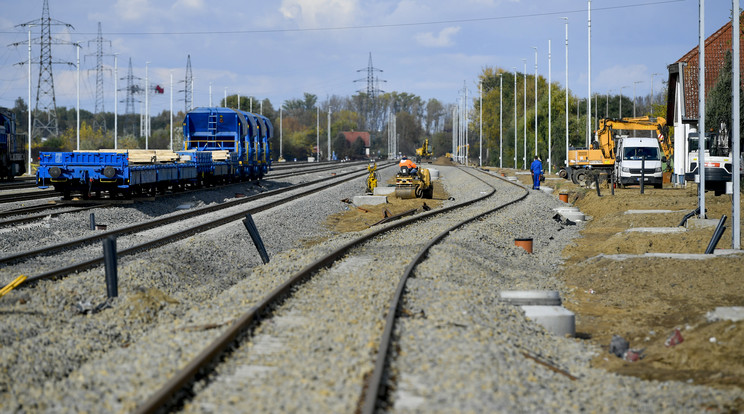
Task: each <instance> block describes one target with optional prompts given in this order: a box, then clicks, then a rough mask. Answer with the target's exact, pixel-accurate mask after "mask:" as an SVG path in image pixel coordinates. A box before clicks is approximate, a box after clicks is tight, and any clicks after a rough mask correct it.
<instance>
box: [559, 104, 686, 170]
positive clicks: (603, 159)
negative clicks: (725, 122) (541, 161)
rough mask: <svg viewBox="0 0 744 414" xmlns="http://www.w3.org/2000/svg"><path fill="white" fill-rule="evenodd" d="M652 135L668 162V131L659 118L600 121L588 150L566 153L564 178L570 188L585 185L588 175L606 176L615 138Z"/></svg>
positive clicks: (611, 163) (670, 150)
mask: <svg viewBox="0 0 744 414" xmlns="http://www.w3.org/2000/svg"><path fill="white" fill-rule="evenodd" d="M635 131H655V135H656V139H657V140H658V141H659V146H660V148H661V150H662V151H663V152H664V155H665V156H666V158H667V160H669V162H671V159H672V156H673V149H674V147H673V146H672V141H671V138H670V137H669V127H668V126H667V124H666V119H664V118H662V117H656V118H653V117H648V116H644V117H638V118H622V119H600V120H599V129H598V130H597V132H596V141H594V142H593V143H592V147H591V148H577V149H572V150H569V151H568V167H567V169H566V172H567V177H566V178H568V179H570V180H571V181H573V182H574V184H578V183H581V182H586V180H587V178H588V177H589V176H590V174H591V173H600V174H605V175H607V176H609V175H611V174H612V171H613V169H614V167H615V155H616V154H615V149H616V148H615V145H616V143H615V135H619V134H620V133H621V132H626V133H627V132H635ZM639 136H640V135H639Z"/></svg>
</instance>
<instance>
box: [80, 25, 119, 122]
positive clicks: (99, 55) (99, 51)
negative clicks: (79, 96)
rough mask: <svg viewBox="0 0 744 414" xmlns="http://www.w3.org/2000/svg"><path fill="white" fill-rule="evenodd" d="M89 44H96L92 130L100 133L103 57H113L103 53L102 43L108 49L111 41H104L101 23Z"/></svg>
mask: <svg viewBox="0 0 744 414" xmlns="http://www.w3.org/2000/svg"><path fill="white" fill-rule="evenodd" d="M91 42H95V43H96V54H95V56H96V111H95V117H94V118H93V128H94V129H100V130H102V131H106V117H105V116H104V112H105V111H104V108H103V102H104V100H103V57H104V56H113V55H112V54H106V55H104V53H103V43H104V42H108V43H109V47H110V46H111V41H109V40H105V39H104V38H103V34H102V32H101V22H98V37H96V38H95V39H94V40H89V41H88V45H89V46H90V43H91ZM86 56H92V55H86Z"/></svg>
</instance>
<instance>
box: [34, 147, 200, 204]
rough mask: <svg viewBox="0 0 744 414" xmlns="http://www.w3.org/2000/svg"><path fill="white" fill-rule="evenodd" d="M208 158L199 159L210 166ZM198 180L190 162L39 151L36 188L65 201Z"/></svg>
mask: <svg viewBox="0 0 744 414" xmlns="http://www.w3.org/2000/svg"><path fill="white" fill-rule="evenodd" d="M134 151H138V150H134ZM210 155H211V154H209V153H207V154H206V156H202V157H201V159H202V160H203V161H204V163H206V164H207V165H211V157H210ZM147 156H148V157H149V154H148V155H147ZM207 159H209V160H208V161H207ZM198 177H199V174H198V163H197V162H192V161H190V160H189V161H185V162H165V163H134V162H131V161H130V153H129V152H127V151H117V152H114V151H111V152H106V151H100V152H85V151H76V152H42V153H40V154H39V169H38V171H37V185H38V186H39V188H49V187H50V186H54V188H55V189H56V190H57V191H59V192H61V193H63V195H64V197H65V198H69V197H70V195H71V193H73V192H79V193H81V195H82V196H83V197H89V196H92V195H98V196H100V195H101V193H102V192H107V193H109V194H110V195H111V196H117V195H124V196H130V195H132V194H141V193H152V192H154V191H157V190H161V191H162V190H164V189H166V188H169V187H175V186H178V187H182V186H184V185H188V184H194V183H197V180H198Z"/></svg>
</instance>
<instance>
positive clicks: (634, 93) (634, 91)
mask: <svg viewBox="0 0 744 414" xmlns="http://www.w3.org/2000/svg"><path fill="white" fill-rule="evenodd" d="M639 83H643V81H635V82H633V118H635V117H636V87H635V86H636V85H637V84H639Z"/></svg>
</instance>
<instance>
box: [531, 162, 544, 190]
mask: <svg viewBox="0 0 744 414" xmlns="http://www.w3.org/2000/svg"><path fill="white" fill-rule="evenodd" d="M530 171H532V189H533V190H539V189H540V176H541V175H542V173H543V165H542V162H540V159H539V158H538V157H537V155H535V161H532V165H530Z"/></svg>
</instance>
